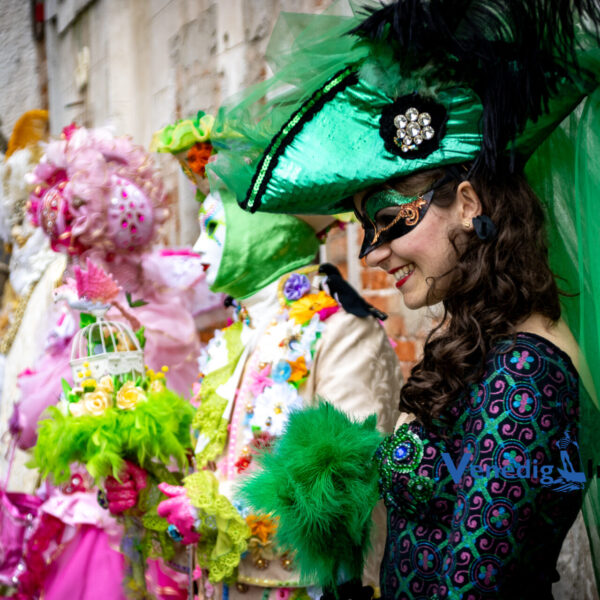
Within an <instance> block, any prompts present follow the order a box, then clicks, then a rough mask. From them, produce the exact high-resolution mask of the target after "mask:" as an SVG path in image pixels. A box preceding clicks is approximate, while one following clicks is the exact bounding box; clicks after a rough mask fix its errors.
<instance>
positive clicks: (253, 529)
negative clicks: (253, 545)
mask: <svg viewBox="0 0 600 600" xmlns="http://www.w3.org/2000/svg"><path fill="white" fill-rule="evenodd" d="M246 523H247V524H248V527H250V533H251V535H252V537H256V538H258V539H259V540H260V542H261V544H267V543H268V542H269V541H270V540H271V538H272V537H273V535H274V534H275V532H276V531H277V519H271V518H270V517H268V516H266V515H248V516H247V517H246Z"/></svg>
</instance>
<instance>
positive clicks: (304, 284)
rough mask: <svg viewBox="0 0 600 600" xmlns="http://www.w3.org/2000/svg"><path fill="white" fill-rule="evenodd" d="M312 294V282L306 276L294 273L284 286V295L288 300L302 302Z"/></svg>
mask: <svg viewBox="0 0 600 600" xmlns="http://www.w3.org/2000/svg"><path fill="white" fill-rule="evenodd" d="M308 292H310V281H309V280H308V277H307V276H306V275H301V274H300V273H292V274H291V275H290V276H289V277H288V278H287V280H286V282H285V284H284V285H283V295H284V296H285V297H286V299H287V300H291V301H294V300H300V298H302V296H304V295H306V294H308Z"/></svg>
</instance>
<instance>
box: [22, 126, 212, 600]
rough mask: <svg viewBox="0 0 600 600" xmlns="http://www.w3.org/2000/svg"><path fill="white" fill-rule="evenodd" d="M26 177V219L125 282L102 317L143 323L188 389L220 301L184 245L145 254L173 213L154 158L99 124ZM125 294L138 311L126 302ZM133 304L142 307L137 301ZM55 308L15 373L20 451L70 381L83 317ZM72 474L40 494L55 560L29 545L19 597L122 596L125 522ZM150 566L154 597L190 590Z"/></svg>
mask: <svg viewBox="0 0 600 600" xmlns="http://www.w3.org/2000/svg"><path fill="white" fill-rule="evenodd" d="M30 177H31V183H33V184H34V185H35V186H36V187H35V189H34V192H33V193H32V195H31V198H30V214H31V217H32V220H33V222H34V224H35V225H38V226H40V227H41V228H42V229H43V230H44V231H45V233H46V234H47V235H48V236H49V238H50V242H51V245H52V248H53V249H54V250H56V251H63V252H67V253H68V254H69V255H70V256H71V257H72V260H71V265H70V267H69V268H68V269H67V270H68V271H70V270H71V269H72V266H73V265H74V264H77V263H80V264H82V265H83V264H84V263H85V262H86V260H87V259H90V260H91V261H93V262H94V263H96V264H98V265H99V266H101V267H103V268H104V269H105V270H106V272H107V273H109V274H111V275H112V277H113V278H114V280H115V281H116V282H117V284H118V285H119V286H120V287H121V290H122V291H121V292H120V295H119V298H118V304H120V306H121V307H123V308H124V310H121V311H119V310H118V309H117V308H112V309H111V310H110V311H109V313H108V318H110V319H114V320H124V319H127V317H126V316H124V314H123V313H128V314H129V315H132V316H133V317H134V320H137V322H139V325H141V326H144V327H145V337H146V346H145V360H146V363H147V364H148V365H149V367H150V368H152V369H155V370H158V369H160V368H161V367H162V366H163V365H167V366H168V367H169V387H170V388H171V389H173V390H175V391H177V392H178V393H180V394H182V395H184V396H188V397H189V395H190V391H191V387H192V383H193V382H194V380H195V379H196V377H197V363H196V358H197V356H198V355H199V350H200V348H199V342H198V339H197V337H196V330H195V324H194V316H195V314H197V313H198V312H201V311H202V310H206V309H208V308H210V307H213V306H216V305H218V303H219V302H220V297H219V296H216V295H215V294H212V293H210V292H209V291H208V288H207V286H206V283H205V282H204V274H203V269H202V266H201V264H200V260H199V257H198V256H197V255H195V254H194V253H192V252H191V251H190V250H185V249H184V250H156V251H152V248H151V246H152V244H153V243H154V242H155V240H156V238H157V233H158V227H159V226H160V225H161V224H162V223H164V222H165V221H166V219H167V218H168V215H169V210H168V206H167V198H166V195H165V193H164V191H163V187H162V183H161V181H160V179H159V178H158V175H157V173H156V171H155V169H154V167H153V165H152V160H151V158H150V156H149V155H148V154H147V153H146V152H145V151H144V149H143V148H141V147H139V146H135V145H134V144H132V142H131V141H130V140H129V139H128V138H117V137H114V136H112V135H111V134H110V133H109V132H108V131H106V130H86V129H83V128H75V127H70V128H66V129H65V131H64V133H63V139H61V140H58V141H53V142H50V143H49V144H48V145H47V147H46V152H45V155H44V156H43V158H42V159H41V161H40V163H39V164H38V165H37V167H36V168H35V170H34V172H33V173H32V175H31V176H30ZM68 274H70V273H67V275H68ZM61 290H62V292H61ZM61 293H63V294H64V295H65V296H66V299H67V300H68V299H69V288H68V286H65V287H64V288H61V289H59V295H60V294H61ZM126 294H128V295H129V297H130V299H131V300H132V301H133V304H134V307H129V306H128V302H127V298H126ZM140 300H141V301H143V303H141V302H140V303H139V304H141V305H140V306H135V304H136V301H140ZM53 313H54V314H53V318H54V319H55V321H54V322H55V325H54V327H52V328H51V329H50V333H49V334H48V336H47V340H46V341H45V348H46V349H45V352H44V353H43V355H42V356H41V358H40V359H39V360H38V361H37V363H36V364H35V366H34V367H33V368H32V369H28V370H27V371H25V372H23V373H22V374H21V375H20V376H19V387H20V390H21V393H22V395H21V400H20V402H19V403H18V404H17V405H16V407H15V413H14V415H13V418H12V419H11V430H12V431H13V433H14V434H15V435H17V436H18V444H19V446H20V447H21V448H24V449H25V448H29V447H31V446H32V445H33V444H35V441H36V424H37V421H38V420H39V418H40V415H41V414H42V412H43V411H44V409H45V408H46V407H48V406H49V405H51V404H55V403H56V402H57V401H58V400H59V397H60V394H61V378H63V377H64V378H65V379H66V380H67V381H69V382H70V383H72V379H71V372H70V368H69V358H70V341H71V338H72V336H73V335H74V333H75V331H76V329H77V327H78V319H79V317H78V314H77V313H76V312H75V311H73V310H72V309H70V308H68V307H67V306H66V304H64V303H63V304H62V305H58V306H57V307H56V309H55V310H54V311H53ZM40 345H41V346H44V342H43V341H42V340H40ZM72 481H73V480H72ZM75 481H76V484H74V485H71V486H70V487H69V486H67V488H68V489H59V488H52V487H51V486H48V488H47V489H46V491H45V493H44V494H45V497H46V498H47V500H46V502H45V503H44V504H43V505H42V507H41V511H40V514H41V516H40V518H39V525H38V529H37V531H36V533H35V534H34V536H33V539H34V546H36V547H37V550H38V551H39V552H38V553H39V554H40V556H43V558H44V560H45V559H47V558H49V557H50V556H51V557H52V562H51V563H50V566H49V568H47V569H42V568H41V567H40V569H36V568H34V565H35V564H40V560H41V559H38V558H36V557H37V555H36V552H35V551H32V549H31V548H29V560H30V561H33V562H32V566H31V568H30V569H29V571H30V574H31V575H32V577H30V578H29V579H32V578H33V579H35V575H37V576H38V578H39V579H40V581H37V582H36V581H28V580H27V578H26V577H25V578H24V579H23V582H22V591H21V593H24V594H25V595H24V596H22V597H23V598H25V597H32V598H35V597H37V595H35V594H39V593H40V591H41V590H40V589H38V590H37V592H35V594H34V591H33V590H34V589H35V587H36V586H38V588H39V587H40V586H41V588H43V597H44V598H45V599H46V600H59V599H62V598H66V597H69V598H70V599H71V600H97V599H98V600H99V599H100V598H111V599H117V600H118V599H119V598H125V597H126V596H125V594H124V592H123V590H122V589H121V580H122V578H123V569H124V561H123V557H122V555H121V554H120V553H119V552H118V547H119V539H120V536H121V534H122V532H121V530H120V526H119V525H118V524H117V522H116V521H115V519H114V518H113V517H112V516H111V515H110V514H109V513H108V511H106V510H104V509H102V508H101V507H100V506H99V505H98V503H97V501H96V493H97V490H96V489H94V488H93V487H92V486H91V485H89V482H88V484H87V485H86V481H87V478H86V477H85V476H81V475H80V476H79V477H77V476H75ZM74 486H75V487H74ZM36 536H37V538H39V540H37V538H36ZM150 570H151V571H154V572H155V577H154V585H153V590H152V591H153V593H154V594H155V595H157V596H159V597H165V598H167V597H168V598H177V597H181V598H185V597H186V596H185V591H183V589H182V587H184V582H185V578H181V577H178V576H177V575H176V574H173V573H171V575H172V576H173V577H174V579H172V578H171V577H169V576H167V575H165V573H164V570H163V571H161V570H160V569H157V567H156V565H152V568H151V569H150ZM177 579H179V582H177V581H176V580H177ZM159 588H164V590H165V593H164V594H163V593H161V591H160V589H159Z"/></svg>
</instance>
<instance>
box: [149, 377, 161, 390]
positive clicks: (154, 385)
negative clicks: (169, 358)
mask: <svg viewBox="0 0 600 600" xmlns="http://www.w3.org/2000/svg"><path fill="white" fill-rule="evenodd" d="M164 389H165V382H164V379H153V380H152V381H151V382H150V385H149V386H148V391H149V392H155V393H157V392H162V391H163V390H164Z"/></svg>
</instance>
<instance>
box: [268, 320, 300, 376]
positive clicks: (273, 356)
mask: <svg viewBox="0 0 600 600" xmlns="http://www.w3.org/2000/svg"><path fill="white" fill-rule="evenodd" d="M278 318H279V317H278ZM301 334H302V327H301V326H300V325H298V324H297V323H296V322H295V321H293V320H292V319H286V318H283V320H278V321H277V322H276V324H274V325H271V326H270V327H268V328H267V331H266V332H265V335H264V336H263V337H262V338H261V340H260V345H259V348H258V352H259V360H260V362H263V363H272V364H277V362H278V361H279V360H280V359H281V358H283V355H284V352H285V350H286V348H285V344H282V340H291V339H295V338H297V337H299V336H300V335H301ZM271 377H272V375H271Z"/></svg>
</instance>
